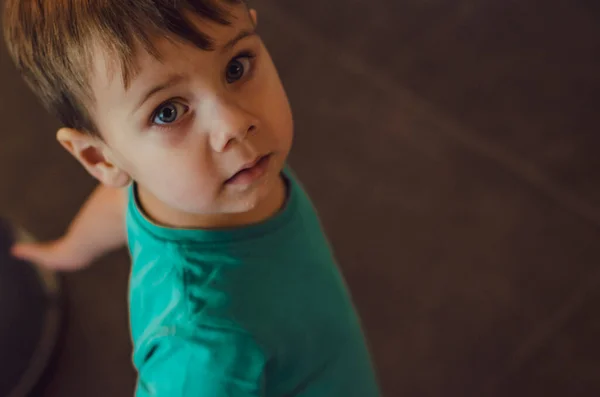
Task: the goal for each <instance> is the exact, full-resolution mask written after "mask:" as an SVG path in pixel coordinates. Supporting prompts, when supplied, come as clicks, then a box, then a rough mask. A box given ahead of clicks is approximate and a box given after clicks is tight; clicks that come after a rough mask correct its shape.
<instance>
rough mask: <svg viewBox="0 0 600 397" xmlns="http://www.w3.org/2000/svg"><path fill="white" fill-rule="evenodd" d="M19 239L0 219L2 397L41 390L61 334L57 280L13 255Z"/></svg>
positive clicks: (0, 359) (0, 383) (52, 275)
mask: <svg viewBox="0 0 600 397" xmlns="http://www.w3.org/2000/svg"><path fill="white" fill-rule="evenodd" d="M17 238H18V237H17V236H16V232H15V231H14V229H13V228H12V227H11V226H10V224H9V223H7V222H6V221H4V220H0V319H1V320H0V396H2V397H24V396H27V395H30V393H32V392H33V391H34V390H35V389H36V388H37V387H39V385H40V380H41V379H43V378H44V377H43V375H44V372H45V371H46V369H47V367H48V363H49V362H50V359H51V357H52V354H53V351H54V347H55V346H56V341H57V339H58V335H59V331H60V319H61V310H60V305H59V299H58V297H59V288H58V279H57V277H56V275H54V274H51V273H44V272H43V271H41V270H39V269H37V268H36V267H35V266H33V265H31V264H29V263H26V262H23V261H20V260H17V259H16V258H14V257H13V256H11V255H10V252H9V249H10V247H11V246H12V244H13V243H14V241H15V240H16V239H17ZM35 394H37V393H35Z"/></svg>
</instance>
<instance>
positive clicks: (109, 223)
mask: <svg viewBox="0 0 600 397" xmlns="http://www.w3.org/2000/svg"><path fill="white" fill-rule="evenodd" d="M126 205H127V190H126V189H116V188H111V187H107V186H104V185H99V186H98V187H97V188H96V189H95V190H94V191H93V192H92V194H91V195H90V196H89V198H88V199H87V201H86V202H85V203H84V205H83V206H82V207H81V209H80V210H79V213H78V214H77V215H76V216H75V219H73V221H72V222H71V225H70V226H69V228H68V230H67V232H66V233H65V235H64V236H62V237H61V238H59V239H58V240H55V241H51V242H43V243H21V244H16V245H15V246H14V247H13V250H12V253H13V255H15V256H16V257H19V258H21V259H25V260H28V261H31V262H34V263H36V264H38V265H41V266H44V267H47V268H50V269H53V270H77V269H81V268H84V267H86V266H88V265H89V264H90V263H92V261H93V260H94V259H96V258H98V257H100V256H102V255H104V254H106V253H108V252H110V251H113V250H116V249H117V248H120V247H122V246H123V245H124V244H125V242H126V235H125V208H126Z"/></svg>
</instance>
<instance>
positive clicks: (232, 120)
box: [204, 98, 258, 152]
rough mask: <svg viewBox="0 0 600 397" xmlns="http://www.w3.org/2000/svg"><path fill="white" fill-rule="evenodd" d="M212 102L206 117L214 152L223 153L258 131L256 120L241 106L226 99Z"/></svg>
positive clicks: (217, 99)
mask: <svg viewBox="0 0 600 397" xmlns="http://www.w3.org/2000/svg"><path fill="white" fill-rule="evenodd" d="M211 102H212V103H211V104H209V105H208V106H207V108H206V112H205V114H204V117H205V120H206V121H208V126H207V127H208V128H209V139H210V145H211V147H212V149H213V150H214V151H216V152H223V151H225V150H227V148H228V147H229V146H231V144H233V143H234V142H238V143H239V142H242V141H244V140H245V139H246V138H247V136H248V134H250V133H253V132H255V131H256V130H257V129H258V127H257V120H256V118H255V117H254V116H252V115H251V114H250V113H249V112H247V111H246V110H245V109H243V108H242V107H241V106H239V104H237V103H235V102H233V101H230V100H227V99H225V98H216V99H215V100H214V101H211Z"/></svg>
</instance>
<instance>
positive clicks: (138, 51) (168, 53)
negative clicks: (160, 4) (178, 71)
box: [90, 7, 255, 90]
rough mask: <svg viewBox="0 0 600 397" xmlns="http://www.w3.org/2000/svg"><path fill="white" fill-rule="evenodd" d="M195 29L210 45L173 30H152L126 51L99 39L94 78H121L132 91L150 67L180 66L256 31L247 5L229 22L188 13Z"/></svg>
mask: <svg viewBox="0 0 600 397" xmlns="http://www.w3.org/2000/svg"><path fill="white" fill-rule="evenodd" d="M186 16H187V18H188V19H189V21H190V22H191V23H192V25H193V26H194V28H195V29H197V30H198V31H199V32H201V33H202V34H203V35H204V36H205V37H207V38H208V39H209V40H210V43H211V47H210V48H200V46H199V45H198V44H197V43H192V42H190V41H189V40H187V39H186V38H184V37H179V36H176V35H174V34H173V33H172V32H164V31H151V30H148V31H147V32H146V34H147V38H148V40H147V42H143V41H142V40H140V39H137V38H136V39H135V40H134V41H133V43H132V45H131V47H130V48H128V49H127V50H126V51H122V48H119V47H115V46H114V45H113V43H111V42H101V41H95V42H94V43H91V48H92V54H93V55H92V65H90V66H92V67H91V70H92V71H93V75H94V76H91V77H92V78H95V79H96V80H98V79H99V80H104V81H105V82H106V83H112V82H113V80H114V79H118V80H120V81H121V83H122V85H123V87H124V88H125V89H126V90H128V89H129V87H130V85H131V83H132V81H133V80H135V79H136V78H137V77H139V76H140V75H141V74H147V73H146V72H148V70H150V71H152V70H153V69H165V68H171V69H172V68H177V67H178V64H181V61H182V60H184V59H186V58H188V54H193V53H197V52H198V51H202V52H216V51H220V50H222V49H223V48H224V47H227V46H231V44H232V42H236V41H239V40H240V39H242V38H244V37H246V36H249V35H253V34H255V26H254V23H253V21H252V18H251V17H250V14H249V13H248V12H247V9H246V8H240V7H236V8H235V9H233V10H232V11H231V18H230V24H229V25H223V24H219V23H217V22H215V21H212V20H209V19H206V18H202V17H200V16H198V15H195V14H193V13H186Z"/></svg>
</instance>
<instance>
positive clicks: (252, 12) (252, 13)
mask: <svg viewBox="0 0 600 397" xmlns="http://www.w3.org/2000/svg"><path fill="white" fill-rule="evenodd" d="M250 18H252V23H253V24H254V27H256V26H258V13H257V12H256V10H255V9H254V8H252V9H250Z"/></svg>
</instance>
